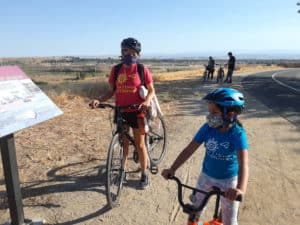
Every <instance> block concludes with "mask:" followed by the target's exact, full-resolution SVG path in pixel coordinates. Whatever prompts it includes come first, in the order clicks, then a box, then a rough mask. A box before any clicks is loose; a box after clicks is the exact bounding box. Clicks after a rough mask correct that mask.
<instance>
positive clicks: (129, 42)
mask: <svg viewBox="0 0 300 225" xmlns="http://www.w3.org/2000/svg"><path fill="white" fill-rule="evenodd" d="M123 48H128V49H133V50H135V51H137V52H138V53H140V52H141V50H142V47H141V43H140V42H139V41H138V40H136V39H134V38H131V37H130V38H126V39H124V40H123V41H122V42H121V49H123Z"/></svg>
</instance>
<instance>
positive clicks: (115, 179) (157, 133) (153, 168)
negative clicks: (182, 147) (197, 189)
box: [98, 103, 167, 208]
mask: <svg viewBox="0 0 300 225" xmlns="http://www.w3.org/2000/svg"><path fill="white" fill-rule="evenodd" d="M138 107H139V105H130V106H126V107H120V106H114V105H111V104H103V103H102V104H99V105H98V108H110V109H114V110H115V124H116V125H115V129H114V130H113V132H112V134H113V137H112V139H111V142H110V146H109V150H108V155H107V162H106V185H105V188H106V199H107V203H108V205H109V206H110V208H114V207H115V206H117V205H118V203H119V199H120V194H121V189H122V185H123V180H124V178H125V175H126V174H125V170H124V157H123V141H124V140H123V139H124V137H126V138H127V139H128V140H129V144H130V145H133V147H134V149H135V150H134V152H133V159H134V161H135V162H138V154H137V150H136V146H135V142H134V138H133V136H132V135H131V134H130V133H129V130H128V129H125V126H124V125H126V121H125V120H124V119H123V118H122V116H121V113H122V112H123V111H124V110H126V109H133V110H136V109H137V108H138ZM147 120H148V129H149V131H148V132H147V133H146V135H145V143H146V147H147V151H148V156H149V160H150V168H149V169H150V172H151V173H152V174H157V172H158V167H157V166H158V164H159V163H160V162H161V161H162V160H163V158H164V157H165V154H166V147H167V136H166V127H165V122H164V119H163V117H162V116H160V115H158V116H157V117H156V118H153V119H147Z"/></svg>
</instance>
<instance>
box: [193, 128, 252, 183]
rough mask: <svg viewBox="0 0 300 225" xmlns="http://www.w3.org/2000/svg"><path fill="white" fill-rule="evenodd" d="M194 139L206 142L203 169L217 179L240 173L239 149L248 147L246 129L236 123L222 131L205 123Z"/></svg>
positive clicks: (198, 141) (200, 142)
mask: <svg viewBox="0 0 300 225" xmlns="http://www.w3.org/2000/svg"><path fill="white" fill-rule="evenodd" d="M193 140H194V141H196V142H197V143H199V144H202V143H203V142H204V146H205V148H206V152H205V157H204V160H203V165H202V166H203V167H202V171H203V172H204V173H205V174H207V175H208V176H210V177H213V178H215V179H228V178H232V177H235V176H237V175H238V156H237V151H239V150H246V149H248V142H247V137H246V133H245V130H244V129H243V128H242V127H240V126H239V125H237V124H234V125H233V126H232V127H231V128H230V129H229V130H228V131H226V132H220V131H219V130H218V129H216V128H211V127H209V126H208V124H207V123H205V124H204V125H203V126H202V127H201V128H200V129H199V131H198V132H197V134H196V135H195V137H194V139H193Z"/></svg>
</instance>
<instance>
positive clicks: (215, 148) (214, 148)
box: [205, 138, 233, 161]
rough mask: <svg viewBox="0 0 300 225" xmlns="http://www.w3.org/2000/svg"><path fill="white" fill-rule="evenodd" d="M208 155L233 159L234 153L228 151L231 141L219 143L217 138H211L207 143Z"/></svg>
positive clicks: (218, 158) (220, 158)
mask: <svg viewBox="0 0 300 225" xmlns="http://www.w3.org/2000/svg"><path fill="white" fill-rule="evenodd" d="M205 147H206V150H207V155H208V156H210V157H211V158H214V159H217V160H226V161H230V160H233V155H232V154H228V152H227V151H226V150H227V149H228V148H229V142H222V143H218V141H217V140H216V139H215V138H210V139H208V140H207V142H206V143H205Z"/></svg>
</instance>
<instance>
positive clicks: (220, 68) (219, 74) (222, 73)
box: [216, 64, 225, 83]
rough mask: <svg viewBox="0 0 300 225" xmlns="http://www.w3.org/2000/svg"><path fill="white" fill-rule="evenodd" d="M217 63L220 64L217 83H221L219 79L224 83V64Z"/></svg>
mask: <svg viewBox="0 0 300 225" xmlns="http://www.w3.org/2000/svg"><path fill="white" fill-rule="evenodd" d="M216 65H219V69H218V74H217V83H219V81H220V82H221V83H222V81H223V79H224V74H225V73H224V66H223V65H222V64H216Z"/></svg>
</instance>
